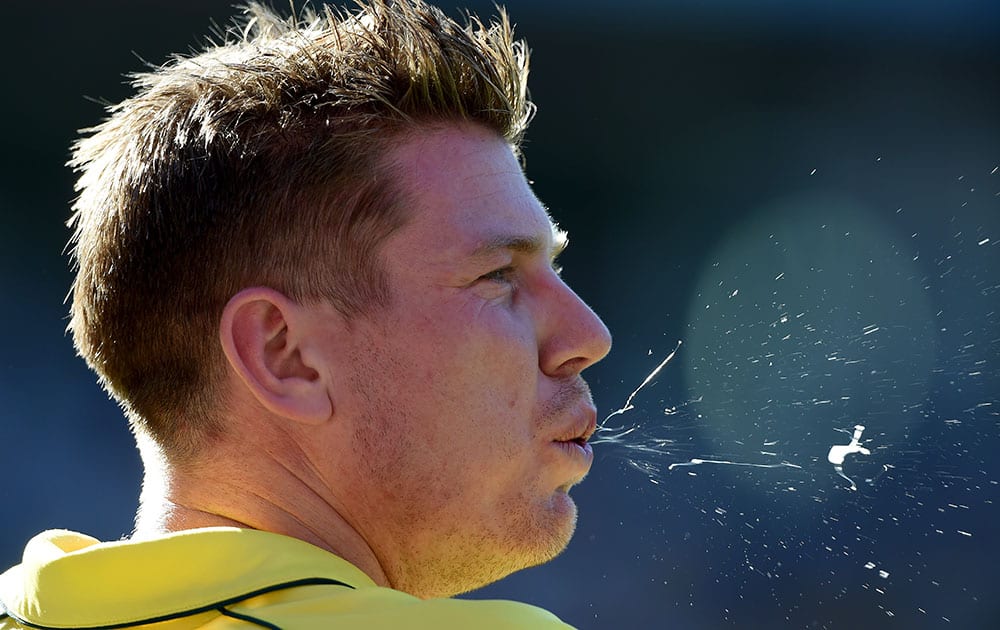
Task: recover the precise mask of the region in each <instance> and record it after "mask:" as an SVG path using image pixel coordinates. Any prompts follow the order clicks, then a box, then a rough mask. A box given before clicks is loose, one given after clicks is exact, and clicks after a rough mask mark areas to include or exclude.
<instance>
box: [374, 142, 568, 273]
mask: <svg viewBox="0 0 1000 630" xmlns="http://www.w3.org/2000/svg"><path fill="white" fill-rule="evenodd" d="M390 158H391V161H392V166H393V170H394V172H395V173H396V174H397V176H398V185H399V186H400V188H401V190H402V192H403V193H404V196H403V198H404V199H405V202H404V203H408V204H409V207H408V218H407V223H406V225H405V226H404V227H403V228H402V229H401V230H400V231H399V232H397V236H398V237H399V238H400V240H403V241H408V242H409V244H410V245H411V246H413V247H420V248H422V249H425V250H426V251H425V252H424V255H426V256H428V257H430V258H433V257H435V256H437V255H440V256H449V255H455V254H463V253H471V252H473V251H475V250H477V249H478V250H481V249H482V248H483V247H485V246H488V245H489V244H490V243H495V242H498V241H502V240H504V239H508V240H509V239H512V238H515V239H516V238H522V239H530V240H534V241H537V242H539V243H540V244H541V245H542V247H543V248H551V247H552V246H553V238H554V230H555V226H554V225H553V223H552V221H551V219H550V218H549V216H548V213H547V212H546V211H545V208H544V207H543V206H542V205H541V203H540V202H539V201H538V199H537V198H536V197H535V195H534V193H533V192H532V190H531V187H530V186H529V185H528V182H527V180H526V179H525V177H524V174H523V173H522V171H521V165H520V163H519V162H518V160H517V157H516V156H515V155H514V152H513V150H512V149H511V147H510V146H509V145H508V144H507V143H506V142H505V141H504V140H503V139H502V138H500V137H498V136H497V135H496V134H494V133H492V132H490V131H489V130H486V129H483V128H480V127H478V126H475V125H462V126H451V127H445V128H440V129H434V130H429V131H426V132H420V133H418V134H415V135H413V136H411V137H409V138H407V139H406V140H405V141H404V142H403V143H401V144H400V145H399V146H397V147H396V148H395V149H393V150H392V151H391V153H390Z"/></svg>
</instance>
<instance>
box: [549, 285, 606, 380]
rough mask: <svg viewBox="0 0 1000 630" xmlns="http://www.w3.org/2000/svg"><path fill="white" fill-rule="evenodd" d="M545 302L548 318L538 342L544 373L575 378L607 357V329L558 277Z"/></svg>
mask: <svg viewBox="0 0 1000 630" xmlns="http://www.w3.org/2000/svg"><path fill="white" fill-rule="evenodd" d="M543 302H544V304H545V316H544V318H543V323H542V325H541V326H540V327H539V340H538V341H539V364H540V367H541V369H542V371H543V372H544V373H545V374H547V375H549V376H553V377H564V376H573V375H576V374H579V373H580V372H582V371H583V370H585V369H587V368H588V367H590V366H591V365H593V364H595V363H597V362H598V361H600V360H601V359H603V358H604V357H605V356H607V354H608V352H609V351H610V350H611V333H610V332H609V331H608V327H607V326H605V325H604V322H602V321H601V318H600V317H598V316H597V314H596V313H594V311H593V310H592V309H591V308H590V307H589V306H587V304H586V303H584V301H583V300H581V299H580V296H578V295H577V294H576V292H574V291H573V289H571V288H570V287H569V285H567V284H566V283H565V282H564V281H563V280H562V279H561V278H559V277H558V276H556V277H555V281H554V282H553V284H552V285H551V286H550V287H549V288H548V290H547V291H546V292H545V296H544V297H543Z"/></svg>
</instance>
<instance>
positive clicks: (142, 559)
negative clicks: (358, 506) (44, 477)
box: [0, 527, 570, 630]
mask: <svg viewBox="0 0 1000 630" xmlns="http://www.w3.org/2000/svg"><path fill="white" fill-rule="evenodd" d="M134 627H142V628H146V627H148V628H154V629H155V630H181V629H186V628H206V629H211V630H224V629H233V628H242V629H244V630H246V629H251V628H255V627H256V628H282V629H286V630H295V629H299V628H301V629H303V630H308V629H311V628H317V629H318V628H323V629H324V630H328V629H329V630H353V629H362V628H363V629H365V630H380V629H393V630H395V629H398V628H408V629H412V630H422V629H426V630H432V629H433V630H449V629H458V628H462V629H473V630H509V629H510V630H512V629H515V628H518V629H520V628H525V629H532V630H534V629H538V630H567V629H569V628H570V626H567V625H566V624H564V623H563V622H561V621H560V620H559V619H558V618H556V617H555V616H554V615H552V614H551V613H549V612H547V611H545V610H542V609H540V608H536V607H534V606H528V605H526V604H519V603H516V602H508V601H499V600H490V601H470V600H459V599H429V600H422V599H418V598H416V597H413V596H412V595H407V594H406V593H402V592H400V591H395V590H392V589H389V588H384V587H380V586H376V585H375V583H374V582H372V580H371V579H370V578H369V577H368V576H367V575H366V574H364V573H363V572H362V571H361V570H360V569H358V568H357V567H355V566H354V565H352V564H350V563H348V562H347V561H345V560H343V559H342V558H339V557H337V556H335V555H333V554H331V553H328V552H326V551H324V550H322V549H320V548H318V547H315V546H313V545H310V544H309V543H306V542H303V541H301V540H298V539H295V538H289V537H287V536H281V535H279V534H272V533H269V532H261V531H255V530H249V529H236V528H224V527H215V528H207V529H196V530H189V531H184V532H178V533H173V534H168V535H166V536H162V537H160V538H156V539H152V540H143V541H120V542H110V543H101V542H100V541H98V540H96V539H94V538H91V537H89V536H85V535H82V534H77V533H75V532H69V531H65V530H52V531H48V532H43V533H41V534H39V535H38V536H35V537H34V538H33V539H31V541H30V542H29V543H28V545H27V546H26V547H25V550H24V560H23V562H22V563H21V564H19V565H17V566H15V567H13V568H11V569H9V570H8V571H7V572H6V573H4V574H3V575H0V630H13V629H15V628H18V629H21V628H94V629H97V628H134Z"/></svg>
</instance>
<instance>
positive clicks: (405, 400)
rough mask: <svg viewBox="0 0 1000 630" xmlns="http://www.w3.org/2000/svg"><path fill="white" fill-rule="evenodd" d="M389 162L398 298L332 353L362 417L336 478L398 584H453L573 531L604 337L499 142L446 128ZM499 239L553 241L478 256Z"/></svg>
mask: <svg viewBox="0 0 1000 630" xmlns="http://www.w3.org/2000/svg"><path fill="white" fill-rule="evenodd" d="M391 158H392V162H393V163H394V164H395V165H396V167H397V168H398V169H399V171H400V172H401V173H402V174H403V175H402V179H401V182H400V185H401V186H402V187H403V189H404V190H405V191H407V192H408V194H409V199H410V201H411V202H412V203H411V207H410V212H411V216H410V218H409V220H408V222H407V223H406V224H405V225H404V226H403V227H402V228H401V229H400V230H398V231H397V232H396V233H394V234H393V235H392V236H391V237H390V238H389V239H388V240H387V242H386V243H385V245H384V247H383V250H382V258H383V261H384V263H385V267H386V270H387V273H388V277H389V283H390V286H391V291H392V303H391V306H390V307H389V308H388V309H385V310H383V311H379V312H377V313H375V314H372V315H369V316H364V317H361V318H360V319H359V320H358V321H357V322H354V323H352V329H353V332H352V336H351V338H350V341H349V342H348V343H349V347H348V348H344V347H337V348H333V347H332V346H331V347H329V348H328V350H329V352H331V353H340V354H341V356H344V355H346V356H348V357H349V361H348V362H347V365H349V366H350V369H349V370H347V373H346V374H341V375H334V376H333V378H335V379H339V380H338V382H339V383H341V384H342V386H341V387H342V388H341V390H339V391H338V392H337V395H336V399H335V402H334V405H335V406H336V408H337V410H338V412H339V413H341V414H342V415H343V416H344V417H347V418H355V419H356V420H354V421H353V425H352V427H351V430H350V432H349V434H348V436H347V437H346V438H345V439H349V440H350V441H351V443H352V446H351V448H350V449H349V450H350V452H352V453H354V456H353V457H348V458H342V459H341V460H340V461H337V462H331V463H330V467H331V468H330V470H328V471H325V472H326V474H328V475H330V477H331V478H336V479H338V482H339V483H338V486H339V487H346V488H350V491H349V493H347V492H345V494H344V496H342V497H341V501H342V503H343V504H344V506H345V513H347V514H348V517H349V518H350V519H351V522H352V525H353V526H354V527H355V529H357V530H358V531H359V532H360V533H361V534H362V536H364V537H365V539H366V541H367V542H368V544H369V545H370V546H371V548H372V550H373V552H374V553H375V555H376V557H377V558H378V559H379V562H380V564H381V565H382V567H383V569H384V570H385V572H386V575H387V577H388V578H389V580H390V582H391V583H392V585H393V586H394V587H395V588H399V589H402V590H405V591H408V592H411V593H415V594H418V595H421V596H425V597H427V596H441V595H451V594H455V593H458V592H463V591H467V590H470V589H472V588H476V587H478V586H481V585H483V584H486V583H489V582H492V581H495V580H497V579H499V578H501V577H503V576H505V575H507V574H509V573H511V572H512V571H515V570H518V569H521V568H524V567H527V566H531V565H534V564H538V563H541V562H544V561H546V560H548V559H550V558H552V557H553V556H555V555H556V554H558V553H559V552H560V551H561V550H562V549H564V548H565V546H566V544H567V543H568V542H569V539H570V537H571V536H572V532H573V528H574V525H575V520H576V506H575V505H574V503H573V501H572V499H570V497H569V495H568V494H567V493H566V489H567V488H568V487H569V486H571V485H573V484H575V483H577V482H579V481H580V480H581V479H582V477H583V476H584V475H585V474H586V472H587V468H589V464H590V462H589V460H587V461H586V462H582V460H581V458H580V457H579V456H578V455H574V453H573V452H572V450H571V449H567V448H566V445H565V444H562V445H560V444H559V443H558V442H555V440H559V439H565V438H564V437H561V436H564V435H565V433H566V432H567V430H571V429H572V427H574V426H580V422H581V420H582V419H585V418H587V417H589V416H588V414H591V415H592V414H593V405H592V402H591V400H590V394H589V390H588V389H587V388H586V385H585V383H584V382H583V380H582V378H581V376H580V372H581V371H583V370H584V369H585V368H586V367H588V366H590V365H592V364H593V363H595V362H596V361H598V360H600V359H601V358H603V357H604V356H605V354H607V352H608V350H609V347H610V336H609V334H608V332H607V329H606V328H605V327H604V325H603V323H602V322H601V321H600V319H598V318H597V316H596V315H594V313H593V312H592V311H591V310H590V309H589V308H588V307H587V306H586V305H585V304H584V303H583V302H582V301H581V300H580V299H579V298H578V297H577V296H576V294H575V293H573V291H572V290H571V289H570V288H569V287H568V286H566V284H565V283H564V282H563V281H562V279H561V278H560V277H559V276H558V274H557V273H556V272H555V270H554V269H553V267H552V264H551V255H552V250H553V226H552V224H551V221H550V219H549V217H548V216H547V214H546V212H545V210H544V208H543V207H542V206H541V204H540V203H539V202H538V200H537V199H536V198H535V196H534V194H533V192H532V191H531V189H530V187H529V185H528V183H527V181H526V180H525V178H524V176H523V174H522V172H521V169H520V166H519V163H518V161H517V159H516V158H515V156H514V154H513V152H512V151H511V149H510V147H509V146H507V145H506V143H505V142H503V140H501V139H500V138H498V137H496V136H495V135H494V134H492V133H491V132H489V131H486V130H484V129H481V128H479V127H476V126H471V125H467V126H458V127H447V128H441V129H436V130H431V131H428V132H426V133H422V134H418V135H416V136H414V137H412V138H411V139H410V140H408V141H407V142H406V143H404V144H403V145H401V146H399V147H398V148H396V149H395V150H394V152H393V153H392V155H391ZM506 234H515V235H526V236H530V237H532V238H534V239H536V240H537V241H538V242H540V243H541V244H542V246H541V248H540V249H539V250H538V251H534V252H525V251H506V250H504V251H500V252H495V253H491V254H490V256H488V257H485V258H474V259H470V258H469V255H468V254H469V252H470V251H473V250H474V249H475V248H476V247H477V246H479V245H481V244H482V243H483V242H489V241H490V239H492V238H494V237H496V236H497V235H506ZM508 267H509V268H510V273H507V272H504V274H491V272H494V271H495V270H497V269H501V268H504V269H506V268H508ZM500 276H502V278H501V277H500ZM331 343H332V342H331ZM341 343H343V342H341Z"/></svg>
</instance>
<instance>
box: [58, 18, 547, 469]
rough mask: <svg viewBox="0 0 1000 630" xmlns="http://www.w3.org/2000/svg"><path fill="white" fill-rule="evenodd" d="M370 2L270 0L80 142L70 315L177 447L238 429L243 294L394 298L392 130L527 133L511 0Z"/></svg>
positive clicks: (522, 59) (83, 339)
mask: <svg viewBox="0 0 1000 630" xmlns="http://www.w3.org/2000/svg"><path fill="white" fill-rule="evenodd" d="M356 5H357V6H356V7H355V8H354V9H353V10H351V11H345V10H339V9H331V8H329V7H326V8H325V9H324V10H323V11H322V12H319V13H317V12H315V11H307V12H305V13H303V14H302V15H301V16H299V17H291V18H288V19H283V18H281V17H279V16H278V15H276V14H275V13H274V12H272V11H271V10H270V9H267V8H265V7H263V6H261V5H258V4H252V5H250V6H248V7H247V8H246V9H245V14H246V15H245V17H244V19H243V20H239V21H237V22H236V23H235V25H234V26H233V27H232V28H231V29H230V30H228V31H227V32H226V33H224V34H222V35H221V36H220V39H221V41H219V42H217V43H210V44H209V45H208V46H207V47H206V49H205V50H204V51H203V52H200V53H198V54H194V55H191V56H176V57H173V58H172V59H171V60H170V61H169V62H167V63H166V64H164V65H163V66H162V67H160V68H156V69H154V70H152V71H151V72H146V73H141V74H136V75H133V77H132V78H133V79H134V82H133V86H134V87H135V88H136V89H137V93H136V95H135V96H133V97H131V98H129V99H127V100H125V101H123V102H121V103H119V104H117V105H113V106H110V107H109V108H108V113H109V118H108V119H106V120H105V121H104V122H103V123H101V124H100V125H98V126H97V127H94V128H91V129H87V130H84V131H83V132H81V133H82V134H83V135H82V137H81V139H80V140H79V141H78V142H77V143H76V144H75V145H74V148H73V155H72V159H71V161H70V162H69V165H70V166H72V167H73V168H74V169H75V170H77V171H79V173H80V177H79V180H78V182H77V185H76V190H77V192H78V193H79V197H78V198H77V200H76V202H75V204H74V205H73V215H72V218H71V219H70V221H69V225H70V227H71V228H72V229H73V236H72V240H71V243H72V245H73V247H72V250H71V257H72V261H73V263H74V267H75V269H76V279H75V282H74V284H73V288H72V307H71V320H70V324H69V329H70V331H71V332H72V334H73V339H74V343H75V345H76V348H77V350H78V352H79V353H80V355H81V356H83V357H84V359H86V361H87V363H88V365H90V367H91V368H92V369H94V371H95V372H96V373H97V374H98V376H99V378H100V381H101V384H102V385H103V386H104V387H105V389H106V390H107V391H108V392H109V393H110V394H111V395H112V396H113V397H114V398H115V399H117V400H118V401H119V403H120V404H121V406H122V408H123V410H124V411H125V413H126V415H127V417H128V418H129V422H130V424H131V426H132V428H133V431H136V432H137V433H140V434H142V435H147V436H149V437H151V438H152V439H153V440H154V441H155V442H156V443H157V444H159V445H160V447H161V449H162V450H163V451H164V453H165V454H166V455H167V456H168V457H169V458H172V459H175V460H177V459H183V458H186V457H189V456H192V455H194V454H195V453H196V452H197V451H198V448H199V446H200V445H202V444H204V443H205V442H206V441H208V439H209V438H211V437H212V436H213V435H216V434H217V433H218V432H219V431H220V430H221V429H222V427H223V423H222V417H223V416H222V414H221V413H220V411H221V409H222V408H223V406H224V405H225V400H224V392H222V391H220V390H221V387H219V385H220V382H221V379H222V377H223V376H224V375H225V373H226V372H225V358H224V355H223V354H222V351H221V346H220V344H219V342H218V337H217V335H218V325H219V321H220V318H221V314H222V310H223V308H224V307H225V305H226V303H227V302H228V301H229V299H230V298H231V297H232V296H233V295H234V294H235V293H237V292H238V291H239V290H240V289H242V288H244V287H248V286H260V285H265V286H270V287H273V288H275V289H277V290H279V291H281V292H283V293H285V294H286V295H288V296H289V297H290V298H291V299H294V300H297V301H300V302H309V301H319V300H328V301H329V302H330V303H331V304H333V305H334V306H335V307H336V308H337V309H338V310H339V311H340V312H342V313H343V314H344V315H345V316H347V317H352V316H357V315H358V314H363V313H365V312H370V311H371V309H375V308H378V307H380V306H384V305H385V304H387V303H388V301H389V300H390V299H391V296H390V294H389V290H388V287H387V284H386V280H385V277H384V273H383V270H382V266H381V265H380V262H379V257H378V256H379V246H380V244H381V242H382V241H384V239H385V238H386V237H387V236H388V235H389V234H390V233H392V231H393V230H395V229H398V228H399V227H400V226H401V225H402V224H403V223H404V222H405V220H406V212H405V205H406V204H405V199H404V196H403V194H402V192H401V191H399V190H397V189H396V186H395V185H394V178H393V172H392V167H391V164H390V160H388V158H387V152H388V151H389V150H390V149H391V147H392V146H393V144H394V143H396V142H398V141H399V140H401V139H404V138H406V137H407V135H408V134H412V133H414V132H419V130H420V129H421V128H426V127H432V126H437V125H440V124H447V123H453V122H461V121H471V122H474V123H478V124H481V125H483V126H485V127H486V128H489V129H491V130H493V131H495V132H496V133H497V134H498V135H499V136H501V137H503V138H504V139H506V140H507V141H508V142H509V143H510V144H511V145H512V146H513V147H515V150H517V149H518V148H519V146H520V141H521V138H522V136H523V133H524V130H525V128H526V126H527V124H528V122H529V120H530V118H531V116H532V114H533V111H534V106H533V105H532V103H531V102H530V100H529V98H528V94H527V87H526V81H527V73H528V51H527V48H526V47H525V45H524V43H523V42H522V41H515V40H514V38H513V34H512V29H511V25H510V22H509V20H508V18H507V16H506V14H505V12H504V11H503V10H502V9H500V10H499V16H498V18H497V19H495V20H494V21H493V22H491V23H489V24H488V25H485V24H483V23H482V22H481V21H480V20H479V19H478V18H476V17H475V16H472V15H467V16H466V20H465V24H459V23H457V22H455V21H454V20H452V19H450V18H449V17H447V16H446V15H445V14H444V13H442V12H441V11H440V10H438V9H436V8H434V7H432V6H429V5H427V4H425V3H424V2H422V1H421V0H399V1H391V0H370V1H368V2H357V3H356Z"/></svg>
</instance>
